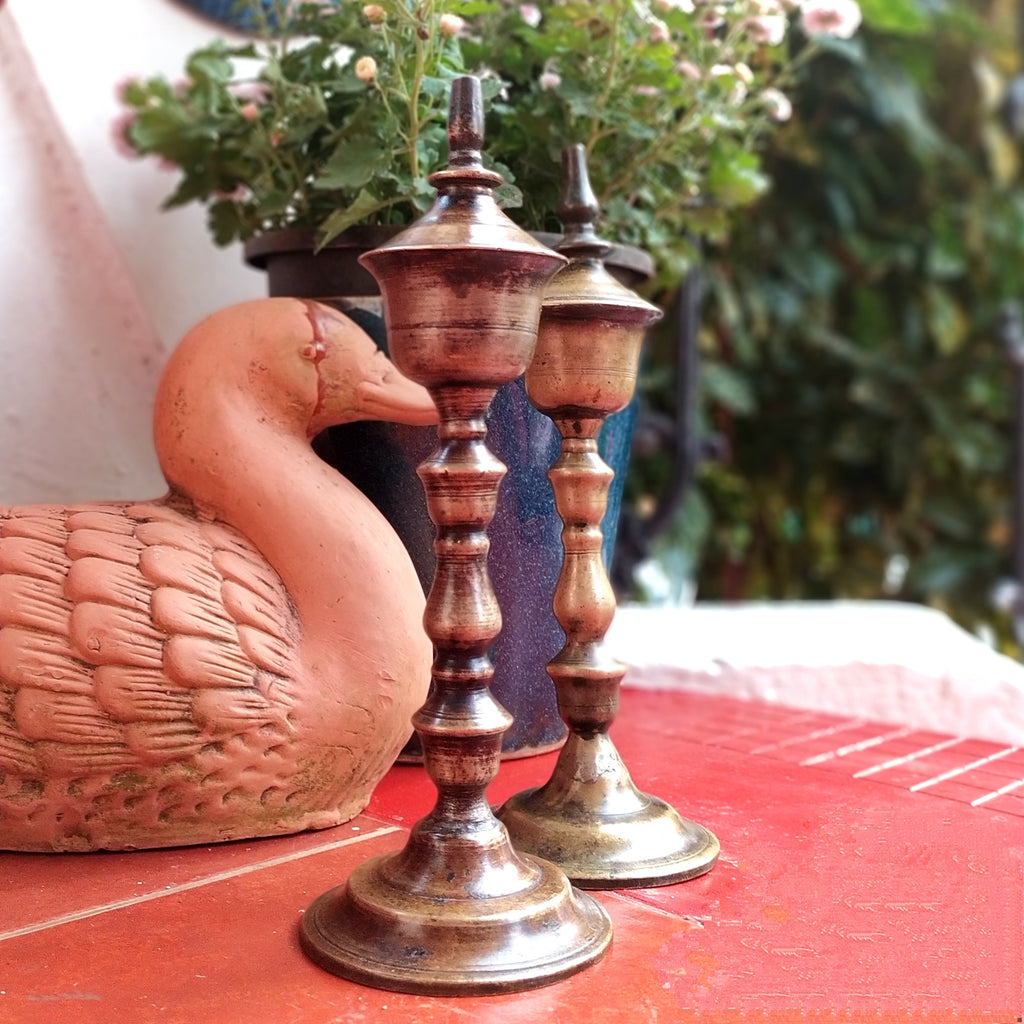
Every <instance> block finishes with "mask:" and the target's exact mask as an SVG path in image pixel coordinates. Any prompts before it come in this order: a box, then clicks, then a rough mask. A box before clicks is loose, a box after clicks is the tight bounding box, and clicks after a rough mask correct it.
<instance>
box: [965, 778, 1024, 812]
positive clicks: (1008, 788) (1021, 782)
mask: <svg viewBox="0 0 1024 1024" xmlns="http://www.w3.org/2000/svg"><path fill="white" fill-rule="evenodd" d="M1021 786H1024V779H1017V780H1016V781H1015V782H1008V783H1007V784H1006V785H1005V786H1000V788H999V789H997V790H995V791H994V792H992V793H986V794H985V795H984V796H979V797H977V798H976V799H974V800H972V801H971V806H972V807H980V806H981V805H982V804H987V803H988V802H989V800H995V798H996V797H997V796H1002V795H1003V794H1004V793H1010V792H1012V791H1013V790H1015V789H1019V788H1020V787H1021Z"/></svg>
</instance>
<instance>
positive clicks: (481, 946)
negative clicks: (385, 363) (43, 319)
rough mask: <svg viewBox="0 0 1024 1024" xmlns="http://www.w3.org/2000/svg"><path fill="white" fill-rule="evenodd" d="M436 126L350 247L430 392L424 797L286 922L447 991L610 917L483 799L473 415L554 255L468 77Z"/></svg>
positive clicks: (404, 363)
mask: <svg viewBox="0 0 1024 1024" xmlns="http://www.w3.org/2000/svg"><path fill="white" fill-rule="evenodd" d="M448 132H449V145H450V150H451V155H450V162H449V166H448V168H447V169H446V170H443V171H439V172H438V173H437V174H435V175H434V176H433V177H432V178H431V184H433V185H434V186H435V187H436V188H437V190H438V197H437V201H436V202H435V204H434V207H433V208H432V209H431V210H430V211H429V212H428V213H427V214H426V215H425V216H424V217H423V218H421V219H420V220H419V221H417V222H416V224H414V225H412V227H410V228H409V229H408V230H406V231H404V232H402V233H401V234H399V235H398V236H397V237H396V238H394V239H393V240H392V241H391V242H390V243H389V244H387V245H386V246H384V247H382V248H380V249H377V250H375V251H374V252H371V253H368V254H367V255H366V256H365V257H363V260H364V262H365V263H366V265H367V266H368V268H369V269H370V271H371V272H372V273H373V274H374V276H375V277H377V279H378V280H379V281H380V285H381V291H382V294H383V297H384V311H385V320H386V323H387V328H388V337H389V342H390V347H391V355H392V358H393V360H394V362H395V363H396V364H397V365H398V367H399V368H400V369H401V370H402V371H403V372H404V373H405V374H406V375H407V376H409V377H411V378H412V379H413V380H416V381H418V382H420V383H422V384H423V385H424V386H426V387H427V388H429V389H430V392H431V394H432V396H433V398H434V401H435V404H436V405H437V407H438V410H439V413H440V419H441V422H440V426H439V428H438V435H439V438H440V448H439V449H438V450H437V451H436V452H435V454H434V455H432V456H431V457H430V458H428V459H427V460H426V461H425V462H424V463H423V465H422V466H421V467H420V469H419V474H420V478H421V479H422V481H423V486H424V488H425V490H426V494H427V506H428V510H429V513H430V517H431V519H432V520H433V522H434V523H435V525H436V527H437V533H436V540H435V550H436V552H437V567H436V573H435V577H434V581H433V586H432V588H431V591H430V595H429V597H428V598H427V608H426V612H425V615H424V626H425V628H426V631H427V634H428V635H429V636H430V638H431V640H433V642H434V647H435V658H434V666H433V679H432V686H431V688H430V693H429V696H428V698H427V701H426V703H425V704H424V705H423V707H422V708H421V709H420V710H419V711H418V712H417V714H416V715H415V716H414V719H413V724H414V725H415V727H416V731H417V733H418V734H419V737H420V740H421V743H422V746H423V756H424V762H425V764H426V770H427V772H428V773H429V775H430V777H431V779H432V780H433V781H434V783H435V784H436V785H437V788H438V797H437V803H436V805H435V807H434V809H433V811H431V812H430V813H429V814H428V815H427V816H426V817H425V818H423V819H422V820H421V821H419V822H418V823H417V824H416V825H414V826H413V828H412V832H411V834H410V836H409V840H408V842H407V844H406V846H405V848H404V849H403V850H401V851H399V852H398V853H394V854H388V855H385V856H383V857H378V858H375V859H373V860H370V861H368V862H366V863H365V864H362V865H360V867H359V868H357V869H356V870H355V871H354V872H353V874H352V875H351V876H350V877H349V879H348V882H347V884H344V885H340V886H338V887H336V888H334V889H332V890H330V891H329V892H327V893H325V894H324V895H323V896H321V897H320V898H319V899H318V900H316V901H315V902H314V903H313V904H312V905H311V906H310V908H309V910H308V911H307V912H306V914H305V917H304V919H303V922H302V932H301V937H302V943H303V947H304V949H305V950H306V953H307V954H308V955H309V956H310V957H311V958H312V959H313V960H315V961H316V962H317V963H319V964H320V965H321V966H323V967H325V968H327V970H330V971H333V972H335V973H336V974H340V975H342V976H344V977H347V978H350V979H352V980H355V981H360V982H363V983H365V984H369V985H373V986H376V987H379V988H386V989H394V990H398V991H404V992H428V993H432V994H450V995H461V994H471V993H472V994H475V993H484V992H501V991H515V990H518V989H525V988H532V987H535V986H538V985H543V984H546V983H548V982H552V981H556V980H558V979H560V978H563V977H566V976H567V975H570V974H573V973H575V972H576V971H578V970H580V969H582V968H583V967H586V966H587V965H588V964H590V963H592V962H593V961H595V960H597V959H598V958H599V957H600V956H601V955H602V954H603V953H604V951H605V949H606V947H607V945H608V942H609V940H610V937H611V923H610V921H609V919H608V916H607V914H606V913H605V912H604V910H603V908H602V907H601V906H600V904H598V903H597V902H596V901H595V900H594V899H593V897H590V896H588V895H587V894H586V893H581V892H577V891H576V890H574V889H572V888H571V886H570V885H569V883H568V881H567V880H566V878H565V875H564V874H563V873H562V872H561V871H559V870H558V869H557V868H556V867H554V866H553V865H551V864H548V863H546V862H544V861H541V860H537V859H535V858H533V857H520V856H519V855H518V854H517V853H516V852H515V851H514V850H513V849H512V847H511V845H510V843H509V839H508V833H507V832H506V831H505V828H504V826H503V825H502V824H501V823H500V822H499V821H498V820H497V819H496V818H495V817H494V815H493V813H492V812H491V809H490V807H489V805H488V803H487V801H486V799H485V791H486V789H487V786H488V784H489V783H490V782H491V781H492V780H493V779H494V777H495V775H496V774H497V772H498V766H499V760H500V753H501V736H502V733H504V731H505V730H506V729H507V728H508V725H509V723H510V722H511V717H510V716H509V714H508V712H507V711H505V709H504V708H502V707H501V705H500V704H498V703H497V701H495V700H494V698H493V697H492V696H491V693H490V691H489V689H488V683H489V681H490V678H491V674H492V666H491V662H490V660H489V658H488V649H489V648H490V646H491V643H492V642H493V640H494V638H495V637H496V636H497V634H498V631H499V629H500V627H501V613H500V610H499V608H498V605H497V601H496V598H495V596H494V591H493V589H492V588H491V584H490V580H489V578H488V575H487V550H488V539H487V533H486V529H487V526H488V524H489V523H490V521H491V518H492V516H493V515H494V509H495V502H496V499H497V491H498V484H499V481H500V480H501V477H502V475H503V474H504V472H505V467H504V465H503V464H502V463H501V462H500V461H498V459H496V458H495V457H494V456H493V455H492V454H491V453H490V452H489V451H488V450H487V447H486V445H485V443H484V439H485V437H486V434H487V425H486V414H487V409H488V406H489V405H490V402H491V399H492V398H493V397H494V394H495V392H496V390H497V388H498V387H499V386H500V385H501V384H504V383H506V382H507V381H510V380H513V379H515V378H516V377H517V376H519V374H521V373H522V372H523V370H524V368H525V366H526V364H527V363H528V362H529V360H530V357H531V355H532V353H533V348H534V345H535V343H536V336H537V322H538V317H539V315H540V303H541V298H542V295H543V287H544V284H545V283H546V282H547V280H548V279H549V278H550V276H551V275H552V274H553V273H554V272H555V270H557V269H558V267H559V266H562V265H563V264H564V263H565V260H564V258H563V257H561V256H558V255H556V254H555V253H553V252H551V251H550V250H548V249H546V248H544V247H543V246H541V245H539V244H538V243H536V242H534V240H533V239H532V238H530V236H529V235H527V234H526V233H525V232H522V231H520V230H519V229H518V228H517V227H516V226H515V225H514V224H513V223H512V222H511V221H510V220H509V219H508V218H507V217H506V216H505V215H504V214H503V213H502V212H501V211H500V210H499V209H498V206H497V204H496V203H495V201H494V196H493V192H494V189H495V187H496V186H497V185H499V184H500V183H501V181H502V179H501V176H500V175H498V174H495V173H493V172H491V171H487V170H485V169H484V167H483V164H482V163H481V159H480V147H481V144H482V141H483V114H482V106H481V101H480V91H479V82H478V81H477V80H476V79H474V78H461V79H457V80H456V82H455V83H454V87H453V90H452V103H451V114H450V121H449V129H448Z"/></svg>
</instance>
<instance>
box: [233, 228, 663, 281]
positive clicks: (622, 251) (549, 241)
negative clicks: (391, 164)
mask: <svg viewBox="0 0 1024 1024" xmlns="http://www.w3.org/2000/svg"><path fill="white" fill-rule="evenodd" d="M405 227H406V225H398V224H357V225H355V226H354V227H351V228H348V229H347V230H346V231H343V232H342V233H341V234H340V235H338V236H337V238H333V239H332V240H331V241H330V242H328V243H327V244H326V245H325V246H323V247H322V249H321V250H320V251H321V252H324V251H331V252H338V251H343V250H352V249H358V250H365V249H374V248H376V247H377V246H379V245H381V244H383V243H384V242H386V241H387V240H388V239H390V238H393V237H394V236H395V235H397V234H398V233H399V232H400V231H403V230H405ZM530 234H531V235H532V236H533V237H534V238H535V239H536V240H537V241H538V242H540V243H541V244H543V245H547V246H550V247H552V248H553V247H554V246H556V245H557V244H558V242H559V240H560V239H561V237H562V236H561V235H559V234H557V233H556V232H553V231H531V232H530ZM316 235H317V229H316V228H308V227H290V228H272V229H271V230H269V231H263V232H261V233H260V234H258V235H253V236H252V238H249V239H247V240H246V241H245V243H244V245H243V254H244V257H245V262H246V263H247V264H248V265H249V266H250V267H255V268H256V269H258V270H266V267H267V261H268V260H269V259H271V258H272V257H273V256H277V255H280V254H281V253H286V252H310V251H312V250H314V249H315V248H316ZM606 261H607V262H608V263H609V264H611V265H613V266H615V267H617V268H619V269H621V270H625V271H627V272H629V273H630V274H633V275H635V276H636V280H637V281H647V280H650V279H651V278H652V277H654V273H655V269H656V268H655V264H654V259H653V258H652V256H651V254H650V253H649V252H647V250H646V249H641V248H640V247H639V246H635V245H624V244H621V243H615V244H613V245H612V247H611V249H610V251H609V252H608V255H607V257H606Z"/></svg>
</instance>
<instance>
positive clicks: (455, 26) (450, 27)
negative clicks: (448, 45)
mask: <svg viewBox="0 0 1024 1024" xmlns="http://www.w3.org/2000/svg"><path fill="white" fill-rule="evenodd" d="M465 26H466V22H465V21H464V20H463V19H462V18H460V17H459V16H458V15H457V14H442V15H441V17H440V18H438V19H437V27H438V28H439V29H440V30H441V35H443V36H457V35H458V34H459V33H460V32H461V31H462V30H463V28H465Z"/></svg>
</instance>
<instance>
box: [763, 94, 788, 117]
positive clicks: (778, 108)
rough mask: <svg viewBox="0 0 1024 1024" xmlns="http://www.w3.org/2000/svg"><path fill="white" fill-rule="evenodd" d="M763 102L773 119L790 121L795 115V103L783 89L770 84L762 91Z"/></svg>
mask: <svg viewBox="0 0 1024 1024" xmlns="http://www.w3.org/2000/svg"><path fill="white" fill-rule="evenodd" d="M761 102H762V103H763V104H764V106H765V110H767V112H768V116H769V117H770V118H771V119H772V120H773V121H788V120H789V119H790V118H791V117H792V116H793V104H792V103H791V102H790V99H789V97H788V96H787V95H786V94H785V93H784V92H782V90H781V89H776V88H774V86H769V87H768V88H767V89H765V90H764V91H763V92H762V93H761Z"/></svg>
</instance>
